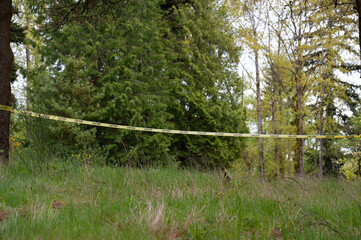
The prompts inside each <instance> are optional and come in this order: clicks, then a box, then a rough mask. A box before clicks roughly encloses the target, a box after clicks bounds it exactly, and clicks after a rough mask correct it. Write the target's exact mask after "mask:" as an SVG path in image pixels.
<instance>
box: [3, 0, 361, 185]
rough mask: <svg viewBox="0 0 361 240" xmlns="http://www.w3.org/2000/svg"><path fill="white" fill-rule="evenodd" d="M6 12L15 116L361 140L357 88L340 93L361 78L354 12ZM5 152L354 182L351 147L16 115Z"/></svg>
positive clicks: (38, 7)
mask: <svg viewBox="0 0 361 240" xmlns="http://www.w3.org/2000/svg"><path fill="white" fill-rule="evenodd" d="M13 4H14V7H15V8H14V9H15V10H16V11H15V12H14V13H15V14H14V16H13V25H12V26H13V27H12V42H13V44H12V48H13V51H14V55H15V64H14V65H13V74H12V81H13V82H15V80H16V78H18V79H19V78H21V79H23V81H25V82H26V87H25V89H24V91H23V92H21V93H20V95H21V96H24V100H20V99H19V97H18V98H15V97H14V98H13V101H12V106H13V107H14V108H18V109H26V110H31V111H34V112H39V113H46V114H52V115H58V116H64V117H71V118H78V119H86V120H92V121H100V122H108V123H116V124H122V125H129V126H140V127H150V128H165V129H182V130H198V131H213V132H239V133H246V132H249V131H251V130H252V129H254V128H255V127H254V126H257V133H266V134H288V135H296V134H299V135H303V134H307V135H314V134H315V135H316V134H317V135H359V134H360V133H361V114H360V112H361V111H360V84H355V83H353V82H351V81H349V76H350V75H351V74H354V73H355V72H358V71H359V69H360V63H359V61H360V60H359V56H360V54H359V53H360V49H359V44H358V43H359V31H358V15H357V9H356V1H355V2H354V3H350V2H346V1H334V0H332V1H331V0H328V1H318V0H309V1H282V0H275V1H261V0H259V1H256V0H253V1H236V0H233V1H232V0H228V1H226V0H224V1H211V0H203V1H198V0H168V1H141V0H139V1H111V0H103V1H92V0H85V1H70V0H63V1H56V2H55V1H50V0H43V1H31V0H27V1H16V0H14V1H13ZM245 57H250V58H251V60H252V61H251V62H249V61H247V62H248V63H245V62H244V61H243V59H245ZM251 68H253V69H254V70H251ZM239 69H240V70H239ZM250 129H251V130H250ZM10 140H11V141H10V156H12V155H16V154H24V155H27V156H31V155H32V154H35V155H37V156H38V155H41V153H45V152H51V153H52V154H54V156H59V155H61V156H65V157H67V158H69V159H73V160H74V161H76V160H77V159H79V158H81V159H82V160H83V161H96V162H101V163H105V164H108V165H117V166H119V165H122V166H124V165H128V166H136V167H144V166H149V165H151V166H169V165H176V166H182V167H195V168H197V169H209V168H222V169H224V168H230V167H234V168H235V169H236V170H237V171H239V172H240V173H241V174H246V175H260V177H261V179H262V180H264V179H265V178H268V179H270V178H274V177H281V178H284V177H285V176H286V175H294V174H297V175H301V176H303V175H305V174H314V175H319V176H345V177H347V178H348V179H355V178H358V177H360V175H361V143H360V139H342V140H341V139H318V140H315V139H306V140H303V139H283V140H281V139H267V140H263V139H262V138H260V139H243V138H222V137H209V136H185V135H165V134H160V133H159V134H154V133H142V132H133V131H126V130H114V129H104V128H101V127H89V126H82V125H74V124H69V123H60V122H51V121H47V120H40V119H32V118H27V117H20V116H15V115H13V116H12V122H11V137H10ZM46 158H47V156H44V158H43V160H39V161H46Z"/></svg>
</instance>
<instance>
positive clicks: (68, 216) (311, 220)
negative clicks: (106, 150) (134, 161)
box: [0, 160, 361, 239]
mask: <svg viewBox="0 0 361 240" xmlns="http://www.w3.org/2000/svg"><path fill="white" fill-rule="evenodd" d="M20 163H21V162H13V163H11V164H9V165H8V166H1V167H0V180H1V181H0V203H1V204H0V221H1V222H0V239H59V238H60V239H359V238H360V235H361V229H360V226H361V199H360V198H361V182H344V181H341V180H336V179H314V178H304V179H295V178H294V179H291V178H286V179H285V180H275V181H272V182H265V183H261V182H259V181H258V179H253V178H249V177H242V176H233V179H232V182H230V183H229V182H226V181H224V179H223V178H222V176H221V174H220V173H217V172H198V171H193V170H179V169H176V168H174V169H155V168H145V169H141V170H140V169H133V168H129V167H122V168H116V167H109V166H98V165H89V164H87V163H83V164H72V163H71V162H67V161H60V160H52V161H49V162H47V164H45V165H44V169H42V171H41V174H39V172H38V168H37V167H36V168H35V170H34V171H33V170H32V169H31V168H29V167H25V168H24V166H22V165H21V164H20Z"/></svg>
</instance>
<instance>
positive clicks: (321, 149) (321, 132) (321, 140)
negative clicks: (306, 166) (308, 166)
mask: <svg viewBox="0 0 361 240" xmlns="http://www.w3.org/2000/svg"><path fill="white" fill-rule="evenodd" d="M321 104H323V97H322V101H321ZM321 107H322V109H321V124H320V135H323V124H324V123H323V122H324V116H323V106H321ZM319 154H320V155H319V158H318V166H319V168H318V171H319V177H320V178H321V177H322V176H323V168H322V162H323V139H322V138H321V139H320V152H319Z"/></svg>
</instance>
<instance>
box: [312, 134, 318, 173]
mask: <svg viewBox="0 0 361 240" xmlns="http://www.w3.org/2000/svg"><path fill="white" fill-rule="evenodd" d="M317 134H318V133H317ZM318 142H319V139H318V138H316V140H315V160H314V163H313V165H314V166H313V168H314V169H315V172H314V176H317V166H318V151H317V150H318Z"/></svg>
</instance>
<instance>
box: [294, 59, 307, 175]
mask: <svg viewBox="0 0 361 240" xmlns="http://www.w3.org/2000/svg"><path fill="white" fill-rule="evenodd" d="M296 66H297V67H296V95H297V111H296V115H297V117H296V122H297V133H298V134H299V135H303V111H302V97H303V94H302V84H301V81H302V72H301V69H302V67H301V66H302V65H301V63H300V62H299V61H297V63H296ZM297 120H298V121H297ZM296 142H297V156H298V159H296V161H298V162H297V165H296V170H297V171H296V173H297V174H298V175H300V176H301V177H303V176H304V175H305V172H304V167H303V139H302V138H297V140H296Z"/></svg>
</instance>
